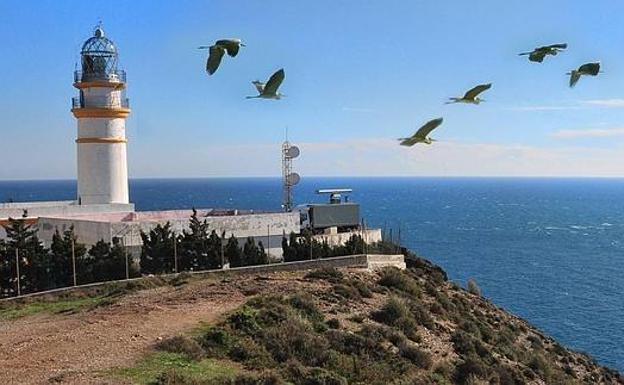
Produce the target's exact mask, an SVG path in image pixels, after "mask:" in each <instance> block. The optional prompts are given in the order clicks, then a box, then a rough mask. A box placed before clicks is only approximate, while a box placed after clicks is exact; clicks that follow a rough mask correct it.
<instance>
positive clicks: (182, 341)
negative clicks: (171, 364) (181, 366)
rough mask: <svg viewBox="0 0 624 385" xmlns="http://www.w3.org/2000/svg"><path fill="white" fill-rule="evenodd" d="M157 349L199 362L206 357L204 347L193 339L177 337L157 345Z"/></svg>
mask: <svg viewBox="0 0 624 385" xmlns="http://www.w3.org/2000/svg"><path fill="white" fill-rule="evenodd" d="M156 349H158V350H162V351H165V352H169V353H180V354H183V355H185V356H186V357H188V358H189V359H191V360H199V359H201V358H202V356H203V355H204V351H203V350H202V347H201V346H200V345H199V344H198V343H197V341H195V340H194V339H192V338H189V337H185V336H175V337H171V338H166V339H164V340H162V341H160V342H158V343H157V344H156Z"/></svg>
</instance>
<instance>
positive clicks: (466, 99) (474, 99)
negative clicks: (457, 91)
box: [446, 83, 492, 104]
mask: <svg viewBox="0 0 624 385" xmlns="http://www.w3.org/2000/svg"><path fill="white" fill-rule="evenodd" d="M491 87H492V83H487V84H479V85H478V86H476V87H474V88H472V89H470V90H468V92H466V94H465V95H464V96H462V97H461V98H449V100H450V102H446V104H451V103H469V104H479V103H481V102H482V101H483V99H481V98H479V97H478V95H479V94H480V93H481V92H483V91H486V90H489V89H490V88H491Z"/></svg>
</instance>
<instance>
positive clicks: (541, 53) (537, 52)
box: [518, 43, 568, 63]
mask: <svg viewBox="0 0 624 385" xmlns="http://www.w3.org/2000/svg"><path fill="white" fill-rule="evenodd" d="M566 48H568V44H566V43H560V44H551V45H545V46H542V47H537V48H535V49H534V50H533V51H531V52H522V53H520V54H518V55H520V56H524V55H529V60H530V61H532V62H536V63H541V62H542V61H543V60H544V57H545V56H546V55H552V56H555V55H557V54H558V53H559V52H561V51H563V50H565V49H566Z"/></svg>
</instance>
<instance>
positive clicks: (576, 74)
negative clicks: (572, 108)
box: [570, 70, 581, 87]
mask: <svg viewBox="0 0 624 385" xmlns="http://www.w3.org/2000/svg"><path fill="white" fill-rule="evenodd" d="M580 78H581V73H580V72H578V71H577V70H572V71H571V72H570V87H574V86H575V85H576V83H577V82H578V81H579V79H580Z"/></svg>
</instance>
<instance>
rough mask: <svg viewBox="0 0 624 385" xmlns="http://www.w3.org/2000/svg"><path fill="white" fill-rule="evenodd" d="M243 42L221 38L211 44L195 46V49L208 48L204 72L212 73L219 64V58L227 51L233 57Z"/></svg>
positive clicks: (242, 45)
mask: <svg viewBox="0 0 624 385" xmlns="http://www.w3.org/2000/svg"><path fill="white" fill-rule="evenodd" d="M244 46H245V44H243V43H242V42H241V40H240V39H221V40H217V41H216V42H215V43H214V44H213V45H211V46H207V45H202V46H200V47H197V49H207V50H208V60H207V61H206V72H208V74H210V75H212V74H214V73H215V72H216V71H217V69H218V68H219V65H220V64H221V59H222V58H223V55H225V53H226V52H227V54H228V55H229V56H230V57H235V56H236V55H238V51H239V50H240V47H244Z"/></svg>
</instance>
